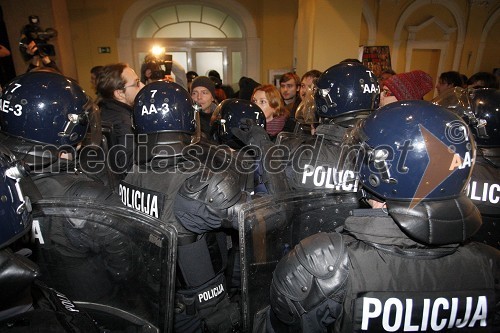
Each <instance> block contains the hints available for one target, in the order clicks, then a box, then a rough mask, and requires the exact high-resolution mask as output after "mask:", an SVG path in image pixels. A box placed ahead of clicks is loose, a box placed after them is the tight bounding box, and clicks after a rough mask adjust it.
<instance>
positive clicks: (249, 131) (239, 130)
mask: <svg viewBox="0 0 500 333" xmlns="http://www.w3.org/2000/svg"><path fill="white" fill-rule="evenodd" d="M231 132H232V133H233V134H234V135H235V136H236V137H237V138H238V139H240V140H241V142H243V143H244V144H246V145H255V146H261V145H262V144H263V143H265V142H271V140H270V139H269V135H268V134H267V132H266V130H265V129H264V127H262V126H259V125H257V124H256V123H255V122H254V121H253V120H251V119H248V118H247V119H244V120H242V122H241V124H240V127H233V128H231Z"/></svg>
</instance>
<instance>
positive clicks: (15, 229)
mask: <svg viewBox="0 0 500 333" xmlns="http://www.w3.org/2000/svg"><path fill="white" fill-rule="evenodd" d="M0 176H1V181H0V249H2V248H4V247H6V246H7V245H9V244H10V243H12V242H14V241H15V240H16V239H18V238H19V237H21V236H22V235H24V234H25V233H26V232H27V231H28V230H29V228H30V227H31V214H30V213H31V202H30V199H29V198H28V197H27V196H25V195H24V194H23V191H22V186H21V181H22V179H23V178H25V177H27V176H28V174H27V172H26V171H25V169H24V167H23V166H22V165H21V163H20V162H18V161H16V160H15V158H14V157H13V155H12V153H10V152H9V151H8V150H7V148H5V147H4V146H0Z"/></svg>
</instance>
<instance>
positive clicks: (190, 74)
mask: <svg viewBox="0 0 500 333" xmlns="http://www.w3.org/2000/svg"><path fill="white" fill-rule="evenodd" d="M197 76H198V73H196V72H195V71H188V72H187V73H186V78H187V80H188V82H191V81H193V80H194V79H195V78H196V77H197Z"/></svg>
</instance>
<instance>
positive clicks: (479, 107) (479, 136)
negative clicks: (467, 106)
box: [466, 88, 500, 147]
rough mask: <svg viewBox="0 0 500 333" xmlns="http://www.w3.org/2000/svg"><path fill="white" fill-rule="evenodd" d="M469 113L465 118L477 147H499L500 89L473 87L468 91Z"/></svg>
mask: <svg viewBox="0 0 500 333" xmlns="http://www.w3.org/2000/svg"><path fill="white" fill-rule="evenodd" d="M470 98H471V110H470V111H471V113H470V114H466V120H467V122H468V123H469V126H470V128H471V130H472V134H473V135H474V137H475V138H476V143H477V145H478V146H479V147H500V90H498V89H493V88H480V89H474V90H472V91H471V92H470Z"/></svg>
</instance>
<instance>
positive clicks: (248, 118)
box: [211, 98, 266, 149]
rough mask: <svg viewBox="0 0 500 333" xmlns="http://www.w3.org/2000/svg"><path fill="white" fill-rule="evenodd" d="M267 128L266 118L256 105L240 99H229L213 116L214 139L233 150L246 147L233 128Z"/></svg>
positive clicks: (223, 102) (219, 106) (221, 104)
mask: <svg viewBox="0 0 500 333" xmlns="http://www.w3.org/2000/svg"><path fill="white" fill-rule="evenodd" d="M254 125H258V126H261V127H263V128H265V127H266V116H265V115H264V112H262V110H261V108H259V107H258V106H257V105H256V104H254V103H252V102H250V101H247V100H244V99H238V98H229V99H226V100H224V101H222V102H221V103H220V104H219V105H218V106H217V108H216V109H215V111H214V113H213V115H212V126H211V127H212V133H213V134H212V137H213V139H214V140H215V141H216V142H218V143H221V144H227V145H228V146H229V147H231V148H233V149H240V148H243V147H244V146H245V144H244V143H243V142H241V140H240V139H238V138H237V137H236V136H235V135H234V134H233V132H232V131H231V129H232V128H240V129H242V130H248V129H249V127H250V126H254Z"/></svg>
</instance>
